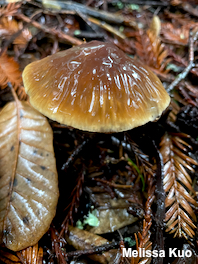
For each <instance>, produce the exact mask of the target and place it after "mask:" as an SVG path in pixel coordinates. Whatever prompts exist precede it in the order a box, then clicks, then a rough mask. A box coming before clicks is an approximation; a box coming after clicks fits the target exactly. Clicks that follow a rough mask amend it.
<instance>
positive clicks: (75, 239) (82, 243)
mask: <svg viewBox="0 0 198 264" xmlns="http://www.w3.org/2000/svg"><path fill="white" fill-rule="evenodd" d="M66 240H67V242H68V244H70V245H72V246H73V247H74V248H76V249H79V250H83V249H93V248H94V247H97V246H102V245H104V244H107V243H109V241H108V240H107V239H105V238H103V237H100V236H98V235H95V234H92V233H90V232H88V231H85V230H81V229H79V228H77V227H72V226H69V235H68V236H66ZM115 251H116V250H115ZM115 251H114V250H109V251H107V252H103V253H102V254H93V255H90V256H89V257H90V258H91V259H92V260H94V261H97V262H99V263H102V264H103V263H104V264H105V263H109V262H110V261H111V259H112V258H114V253H115ZM116 252H117V251H116Z"/></svg>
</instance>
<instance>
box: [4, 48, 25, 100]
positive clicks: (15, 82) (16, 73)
mask: <svg viewBox="0 0 198 264" xmlns="http://www.w3.org/2000/svg"><path fill="white" fill-rule="evenodd" d="M8 82H10V83H11V84H12V86H13V88H14V90H15V91H17V94H18V96H19V98H20V99H21V100H25V99H27V94H26V92H25V89H24V87H23V86H22V77H21V72H20V70H19V65H18V63H17V62H16V61H15V60H14V59H13V58H11V57H8V56H7V55H6V53H3V54H2V55H1V56H0V88H1V89H4V88H5V87H7V83H8Z"/></svg>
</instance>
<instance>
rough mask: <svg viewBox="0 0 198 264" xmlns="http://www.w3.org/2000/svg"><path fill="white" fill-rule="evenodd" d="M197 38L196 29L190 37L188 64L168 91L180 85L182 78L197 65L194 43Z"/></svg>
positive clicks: (197, 32)
mask: <svg viewBox="0 0 198 264" xmlns="http://www.w3.org/2000/svg"><path fill="white" fill-rule="evenodd" d="M197 38H198V31H196V32H195V33H194V35H192V32H191V34H190V37H189V63H188V66H187V67H186V68H185V70H184V71H183V72H181V73H180V74H179V75H178V76H177V77H176V78H175V80H174V81H173V82H172V83H171V84H170V85H169V86H168V88H167V90H166V91H167V92H168V93H170V92H171V91H172V90H173V89H174V88H175V86H177V85H178V83H179V82H180V81H181V80H183V79H185V78H186V76H187V74H188V73H189V72H190V71H191V70H192V68H194V67H195V63H194V43H195V41H196V40H197Z"/></svg>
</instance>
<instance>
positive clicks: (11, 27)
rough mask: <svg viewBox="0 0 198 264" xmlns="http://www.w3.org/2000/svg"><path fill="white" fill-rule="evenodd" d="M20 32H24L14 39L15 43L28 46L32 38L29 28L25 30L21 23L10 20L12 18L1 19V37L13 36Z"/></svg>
mask: <svg viewBox="0 0 198 264" xmlns="http://www.w3.org/2000/svg"><path fill="white" fill-rule="evenodd" d="M20 30H22V32H21V33H20V34H19V35H18V36H17V37H16V38H15V39H14V41H13V43H14V44H18V45H26V44H27V42H28V41H29V40H30V39H31V38H32V34H31V33H30V31H29V30H28V29H27V28H25V29H23V24H22V23H21V22H17V21H16V20H15V19H10V17H2V18H1V19H0V32H1V37H7V36H12V35H13V34H15V33H17V32H19V31H20Z"/></svg>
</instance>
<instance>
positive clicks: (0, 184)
mask: <svg viewBox="0 0 198 264" xmlns="http://www.w3.org/2000/svg"><path fill="white" fill-rule="evenodd" d="M0 124H1V126H0V168H1V169H0V242H4V243H5V245H6V247H8V248H9V249H11V250H13V251H18V250H21V249H24V248H26V247H28V246H31V245H34V244H36V243H37V242H38V240H39V239H40V238H41V237H42V236H43V234H44V233H45V232H46V231H47V230H48V228H49V225H50V223H51V221H52V219H53V217H54V216H55V212H56V205H57V200H58V179H57V171H56V162H55V158H54V151H53V144H52V142H53V134H52V130H51V127H50V125H49V124H48V122H47V119H46V118H45V117H44V116H43V115H41V114H40V113H39V112H37V111H36V110H35V109H33V108H32V107H31V106H30V105H29V104H28V103H27V102H21V101H18V100H17V101H16V102H10V103H8V104H7V105H6V106H5V107H4V108H3V109H2V111H1V112H0Z"/></svg>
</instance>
